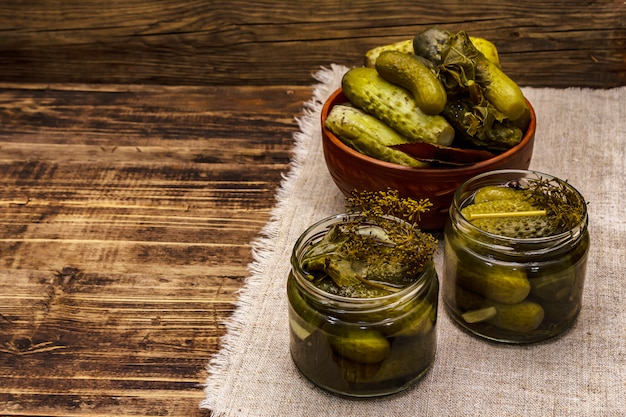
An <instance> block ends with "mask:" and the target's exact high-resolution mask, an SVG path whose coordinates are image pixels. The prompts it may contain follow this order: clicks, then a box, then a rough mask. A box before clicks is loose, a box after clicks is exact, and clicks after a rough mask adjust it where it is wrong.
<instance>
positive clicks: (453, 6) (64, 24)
mask: <svg viewBox="0 0 626 417" xmlns="http://www.w3.org/2000/svg"><path fill="white" fill-rule="evenodd" d="M432 25H440V26H443V27H446V28H448V29H450V30H461V29H463V30H467V31H468V32H470V33H472V34H474V35H477V36H484V37H487V38H488V39H490V40H492V41H493V42H494V43H495V44H496V45H497V46H498V48H499V50H500V53H501V57H502V61H503V63H504V66H505V69H506V70H507V72H508V73H509V74H510V75H511V76H512V77H513V78H514V79H515V80H516V81H518V82H519V83H520V84H522V85H533V86H555V87H567V86H589V87H611V86H617V85H624V84H625V83H626V5H625V4H624V3H623V1H621V0H602V1H594V2H588V1H582V0H575V1H560V0H559V1H540V0H533V1H525V2H519V1H512V0H506V1H501V0H498V1H496V0H481V1H471V0H470V1H460V0H447V1H440V2H437V3H436V4H433V3H432V2H417V1H397V0H396V1H383V2H349V3H346V2H336V1H331V0H320V1H317V2H315V3H310V4H309V3H304V2H297V1H296V2H294V1H287V0H281V1H271V2H269V1H266V2H249V1H239V0H233V1H228V2H226V1H223V0H220V1H212V2H206V1H191V2H190V1H186V2H181V1H179V0H158V1H151V2H145V1H141V0H126V1H120V0H112V1H106V2H104V1H101V0H88V1H77V0H73V1H64V2H52V3H51V2H47V1H43V0H30V1H21V2H10V3H9V4H7V5H4V6H3V7H2V8H1V9H0V56H2V59H1V60H0V79H2V80H5V81H19V82H89V83H148V84H167V85H186V84H192V85H220V84H233V85H242V84H247V85H250V84H261V85H276V84H298V85H308V84H310V83H311V73H312V72H314V71H316V70H318V69H319V67H320V66H327V65H329V64H331V63H340V64H345V65H360V64H361V63H362V57H363V53H364V52H365V51H366V50H367V49H369V48H371V47H373V46H377V45H379V44H382V43H387V42H391V41H395V40H399V39H404V38H410V37H413V35H414V34H415V33H417V32H419V31H421V30H423V29H425V28H427V27H429V26H432Z"/></svg>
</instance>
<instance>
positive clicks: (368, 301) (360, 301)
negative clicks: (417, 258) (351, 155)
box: [290, 213, 435, 308]
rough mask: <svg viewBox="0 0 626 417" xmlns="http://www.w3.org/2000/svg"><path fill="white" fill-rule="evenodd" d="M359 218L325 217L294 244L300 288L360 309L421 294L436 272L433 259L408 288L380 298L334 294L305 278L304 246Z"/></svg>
mask: <svg viewBox="0 0 626 417" xmlns="http://www.w3.org/2000/svg"><path fill="white" fill-rule="evenodd" d="M359 217H363V216H361V215H360V213H340V214H334V215H331V216H328V217H325V218H323V219H321V220H319V221H317V222H315V223H313V224H312V225H310V226H309V227H308V228H307V229H306V230H305V231H304V232H302V234H301V235H300V236H299V237H298V239H297V240H296V243H295V244H294V247H293V250H292V252H291V258H290V262H291V268H292V270H293V272H294V274H293V275H294V277H295V279H296V281H297V282H298V283H299V284H300V286H302V287H304V288H305V289H306V290H307V291H309V292H310V293H312V294H313V295H315V296H316V297H319V298H320V299H323V300H324V301H326V302H328V303H333V304H342V305H344V306H351V305H352V306H357V305H358V307H359V308H363V306H372V307H374V306H378V305H379V304H388V303H389V302H393V301H395V300H400V299H404V298H406V297H408V296H411V295H413V294H416V293H418V292H420V291H421V290H422V289H423V288H426V285H427V284H428V281H427V280H426V279H425V277H427V276H428V275H429V272H431V271H434V269H435V266H434V261H433V260H432V259H431V260H429V261H428V262H427V263H426V264H425V265H424V269H423V270H422V271H421V272H420V273H419V276H418V277H417V279H416V280H415V282H412V283H410V284H409V285H407V286H406V287H404V288H401V289H400V290H399V291H397V292H393V293H390V294H387V295H381V296H378V297H347V296H342V295H337V294H332V293H329V292H326V291H324V290H322V289H320V288H318V287H316V286H315V285H313V284H312V283H311V282H310V281H308V280H307V279H305V278H304V275H305V272H304V270H303V269H302V267H301V265H300V258H299V256H298V255H299V254H300V253H299V251H298V250H299V249H302V248H303V247H304V245H307V244H308V243H310V242H312V241H313V240H314V239H315V238H316V237H320V236H323V235H324V234H325V233H326V232H327V231H328V229H329V228H330V226H331V225H333V224H336V223H337V222H340V221H344V220H347V219H353V218H359ZM386 217H387V218H390V219H394V220H397V221H399V222H403V223H406V221H404V220H402V219H400V218H397V217H393V216H386ZM325 224H326V227H324V229H323V230H320V231H319V232H317V233H313V232H314V231H315V230H316V229H319V228H321V227H322V226H324V225H325Z"/></svg>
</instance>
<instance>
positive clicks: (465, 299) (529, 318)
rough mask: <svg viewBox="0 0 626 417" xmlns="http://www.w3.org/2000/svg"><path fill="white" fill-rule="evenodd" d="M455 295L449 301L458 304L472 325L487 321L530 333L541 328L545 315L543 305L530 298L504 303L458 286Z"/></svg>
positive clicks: (462, 313)
mask: <svg viewBox="0 0 626 417" xmlns="http://www.w3.org/2000/svg"><path fill="white" fill-rule="evenodd" d="M454 297H455V299H454V300H448V302H453V303H454V304H456V306H457V308H458V309H459V310H460V315H461V318H463V319H464V321H465V322H466V323H468V324H470V325H473V324H476V323H481V322H485V323H490V324H493V325H494V326H496V327H498V328H500V329H502V330H509V331H513V332H519V333H528V332H531V331H533V330H536V329H537V328H539V326H540V325H541V323H542V322H543V319H544V316H545V312H544V309H543V307H542V306H541V305H540V304H539V303H536V302H534V301H530V300H524V301H521V302H519V303H515V304H503V303H498V302H494V301H492V300H488V299H486V298H483V297H481V296H480V295H478V294H475V293H473V292H471V291H467V290H465V289H463V288H460V287H458V286H457V287H456V288H455V290H454Z"/></svg>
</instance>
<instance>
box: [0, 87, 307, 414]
mask: <svg viewBox="0 0 626 417" xmlns="http://www.w3.org/2000/svg"><path fill="white" fill-rule="evenodd" d="M310 94H311V90H310V88H309V87H269V88H255V87H158V86H90V85H52V86H44V85H40V84H28V85H19V86H16V85H12V84H7V83H5V84H3V85H0V121H1V122H0V288H2V291H0V414H1V415H7V416H10V415H22V416H24V415H32V416H34V415H47V416H78V415H82V416H85V415H128V416H131V415H132V416H143V415H187V416H199V415H207V413H203V412H201V411H200V409H199V401H200V400H201V399H202V398H203V392H202V383H203V381H204V379H205V378H206V365H207V363H208V361H209V360H210V358H211V357H212V355H213V354H215V353H216V352H217V351H218V350H219V347H220V337H221V336H222V335H223V334H224V331H225V328H224V320H226V319H227V318H228V317H229V316H230V314H231V313H232V312H233V309H234V303H235V302H236V300H237V291H238V290H239V289H240V288H241V285H242V283H243V281H244V278H245V277H246V276H247V275H248V264H249V262H251V261H252V254H251V247H250V243H251V241H252V240H253V239H255V238H256V237H257V236H258V234H259V232H260V230H261V228H262V227H263V226H264V224H265V223H266V222H267V220H268V219H269V212H270V210H271V208H272V207H273V206H274V203H275V202H274V195H275V192H276V189H277V187H278V184H279V183H280V181H281V178H282V175H283V174H284V172H285V171H286V170H287V169H288V168H289V161H290V156H291V148H292V145H293V138H292V135H293V133H294V132H295V131H296V130H297V124H296V120H295V118H296V117H297V116H298V115H299V113H300V110H301V108H302V104H303V102H304V101H305V100H307V99H308V98H309V97H310Z"/></svg>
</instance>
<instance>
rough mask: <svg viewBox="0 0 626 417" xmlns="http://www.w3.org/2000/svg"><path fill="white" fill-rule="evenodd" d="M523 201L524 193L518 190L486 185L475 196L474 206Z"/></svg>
mask: <svg viewBox="0 0 626 417" xmlns="http://www.w3.org/2000/svg"><path fill="white" fill-rule="evenodd" d="M520 199H523V194H522V191H521V190H520V189H518V188H511V187H502V186H498V185H486V186H484V187H481V188H479V189H478V191H476V193H475V194H474V204H477V203H484V202H485V201H493V200H520Z"/></svg>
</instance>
